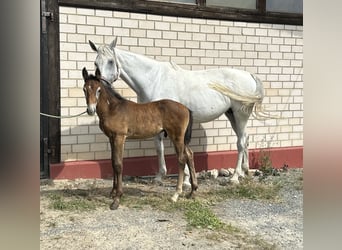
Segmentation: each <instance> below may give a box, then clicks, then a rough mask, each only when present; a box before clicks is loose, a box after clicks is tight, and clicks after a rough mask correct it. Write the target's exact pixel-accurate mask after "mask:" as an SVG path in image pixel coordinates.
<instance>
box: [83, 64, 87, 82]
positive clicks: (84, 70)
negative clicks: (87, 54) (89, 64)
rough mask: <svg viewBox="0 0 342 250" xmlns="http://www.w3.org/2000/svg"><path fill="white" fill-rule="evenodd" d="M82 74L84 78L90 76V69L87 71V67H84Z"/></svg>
mask: <svg viewBox="0 0 342 250" xmlns="http://www.w3.org/2000/svg"><path fill="white" fill-rule="evenodd" d="M82 76H83V79H84V80H85V79H87V78H88V71H87V69H86V67H84V68H83V69H82Z"/></svg>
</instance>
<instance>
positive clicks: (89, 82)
mask: <svg viewBox="0 0 342 250" xmlns="http://www.w3.org/2000/svg"><path fill="white" fill-rule="evenodd" d="M82 76H83V79H84V86H83V92H84V95H85V98H86V101H87V106H88V107H87V113H88V115H94V114H95V112H96V105H97V101H98V100H99V97H100V93H101V87H102V84H101V82H100V79H101V73H100V71H99V69H96V71H95V76H94V75H89V74H88V71H87V69H86V68H85V67H84V68H83V70H82Z"/></svg>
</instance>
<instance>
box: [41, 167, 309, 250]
mask: <svg viewBox="0 0 342 250" xmlns="http://www.w3.org/2000/svg"><path fill="white" fill-rule="evenodd" d="M302 174H303V171H302V169H290V170H289V171H288V172H283V173H281V174H280V176H272V177H268V178H267V179H266V182H272V181H276V182H280V183H282V188H281V190H280V194H279V200H280V201H278V202H270V201H259V200H249V199H227V200H224V201H223V202H219V203H217V204H216V205H215V206H213V207H212V211H213V212H214V213H215V214H216V215H217V216H218V218H219V219H220V220H221V221H222V222H225V223H227V224H231V225H233V226H235V227H237V228H239V229H241V231H242V232H243V233H239V234H235V235H227V234H221V233H216V234H215V232H214V231H212V230H209V229H198V228H189V226H188V225H187V221H186V220H185V217H184V214H183V213H182V212H181V211H176V212H163V211H160V210H156V209H152V208H150V207H149V206H144V207H143V208H141V207H140V208H131V207H128V206H124V205H120V207H119V209H118V210H115V211H111V210H109V208H108V206H109V204H110V200H109V199H108V200H107V201H108V206H100V207H98V208H96V210H91V211H85V212H84V211H82V212H79V211H64V210H63V211H60V210H54V209H52V208H50V207H49V203H50V199H49V198H48V195H47V193H50V194H51V193H53V192H54V191H57V190H65V189H78V190H87V189H89V185H91V186H92V187H96V188H103V190H105V193H107V192H108V193H109V190H110V187H111V185H112V183H111V181H109V180H96V181H94V180H76V181H55V182H53V183H51V182H49V181H45V182H44V181H43V182H42V183H41V205H40V210H41V211H40V213H41V215H40V220H41V222H40V246H41V249H68V250H72V249H263V247H261V246H260V245H259V244H258V243H257V242H258V241H251V240H250V239H253V238H255V239H262V240H264V241H266V242H268V243H269V244H270V245H274V249H303V190H302V188H301V187H302V186H301V185H302V184H298V180H299V179H302ZM223 178H224V177H219V178H217V179H215V180H210V181H209V182H208V181H199V184H200V187H199V191H198V192H201V190H203V189H205V188H209V187H210V185H219V184H218V183H222V180H223ZM89 183H91V184H89ZM124 183H125V188H124V192H125V190H126V191H127V192H126V193H125V194H126V195H128V196H129V195H132V194H133V193H132V192H135V193H139V195H137V196H144V195H148V194H149V193H152V192H169V193H170V194H172V193H173V190H174V185H169V186H168V185H164V186H158V185H155V184H151V183H148V182H146V184H142V183H141V182H140V183H137V182H133V181H128V180H126V181H124ZM132 190H133V191H132ZM125 194H124V195H125ZM137 199H139V197H137ZM247 239H248V240H247Z"/></svg>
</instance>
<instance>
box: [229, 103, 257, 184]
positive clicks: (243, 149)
mask: <svg viewBox="0 0 342 250" xmlns="http://www.w3.org/2000/svg"><path fill="white" fill-rule="evenodd" d="M249 110H251V109H248V110H247V111H245V112H243V111H241V110H238V111H232V110H231V109H230V110H228V111H227V112H226V113H225V114H226V116H227V117H228V119H229V121H230V123H231V125H232V128H233V130H234V132H235V134H236V135H237V143H236V144H237V149H238V159H237V163H236V167H235V172H234V174H233V176H232V178H231V179H230V181H231V182H232V183H237V184H238V183H239V177H240V176H241V177H245V173H246V174H248V169H249V159H248V135H247V133H246V132H245V128H246V125H247V121H248V118H249V116H250V111H249Z"/></svg>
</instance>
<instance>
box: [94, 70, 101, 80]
mask: <svg viewBox="0 0 342 250" xmlns="http://www.w3.org/2000/svg"><path fill="white" fill-rule="evenodd" d="M95 76H96V78H97V79H101V72H100V70H99V68H96V70H95Z"/></svg>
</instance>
